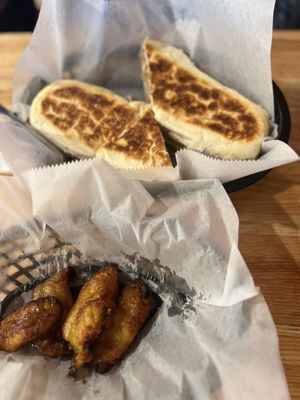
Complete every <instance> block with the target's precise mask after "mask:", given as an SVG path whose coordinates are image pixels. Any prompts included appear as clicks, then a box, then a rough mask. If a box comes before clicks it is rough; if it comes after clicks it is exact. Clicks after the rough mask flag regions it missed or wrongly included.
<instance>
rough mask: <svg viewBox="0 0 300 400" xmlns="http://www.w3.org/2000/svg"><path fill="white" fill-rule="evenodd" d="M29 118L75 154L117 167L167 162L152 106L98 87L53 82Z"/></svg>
mask: <svg viewBox="0 0 300 400" xmlns="http://www.w3.org/2000/svg"><path fill="white" fill-rule="evenodd" d="M146 114H147V115H148V118H146ZM151 118H152V123H150V122H149V121H150V120H151ZM30 123H31V125H32V126H33V127H34V128H35V129H36V130H37V131H38V132H40V133H41V134H42V135H44V136H45V137H47V138H48V139H49V140H50V141H52V142H53V143H54V144H56V145H57V146H58V147H59V148H61V149H62V150H64V151H65V152H66V153H68V154H71V155H73V156H75V157H79V158H85V157H95V156H96V155H98V156H99V157H103V158H104V159H105V160H106V161H108V162H109V163H110V164H112V165H113V166H115V167H116V168H119V169H129V168H132V167H148V166H169V165H171V161H170V158H169V155H168V153H167V150H166V148H165V143H164V139H163V136H162V134H161V132H160V128H159V125H158V124H157V122H156V120H155V119H154V117H153V114H152V111H151V109H150V108H149V107H148V109H147V112H146V111H144V112H143V113H141V111H140V110H139V108H137V107H136V106H135V105H131V104H130V103H129V102H128V101H127V100H126V99H125V98H123V97H121V96H118V95H117V94H115V93H113V92H111V91H110V90H107V89H105V88H102V87H98V86H94V85H90V84H87V83H83V82H79V81H72V80H60V81H55V82H53V83H51V84H50V85H48V86H46V87H45V88H44V89H43V90H42V91H41V92H39V93H38V95H37V96H36V97H35V98H34V100H33V102H32V105H31V109H30ZM154 125H156V128H155V129H154ZM134 127H135V128H134ZM133 128H134V129H133Z"/></svg>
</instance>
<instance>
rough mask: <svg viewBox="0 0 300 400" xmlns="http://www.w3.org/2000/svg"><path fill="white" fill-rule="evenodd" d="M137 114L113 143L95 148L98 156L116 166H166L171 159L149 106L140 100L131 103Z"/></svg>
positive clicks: (123, 167) (119, 167)
mask: <svg viewBox="0 0 300 400" xmlns="http://www.w3.org/2000/svg"><path fill="white" fill-rule="evenodd" d="M130 105H131V106H132V107H133V108H135V109H136V111H137V117H136V118H135V119H134V121H133V122H132V123H131V124H130V125H129V126H128V127H127V128H125V129H124V130H123V132H122V133H121V134H120V135H119V137H118V138H117V139H116V140H114V141H112V142H105V143H103V144H102V145H100V146H99V147H98V149H97V156H99V157H101V158H102V159H104V160H106V161H107V162H109V163H110V164H112V165H114V166H115V167H116V168H118V169H125V168H126V169H128V168H145V167H168V166H171V165H172V163H171V160H170V157H169V154H168V152H167V150H166V147H165V141H164V138H163V135H162V133H161V131H160V128H159V125H158V123H157V121H156V120H155V118H154V115H153V112H152V110H151V107H150V106H149V105H147V104H145V103H143V102H131V103H130Z"/></svg>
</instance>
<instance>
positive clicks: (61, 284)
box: [32, 270, 73, 357]
mask: <svg viewBox="0 0 300 400" xmlns="http://www.w3.org/2000/svg"><path fill="white" fill-rule="evenodd" d="M45 296H54V297H56V298H57V299H58V301H59V302H60V304H61V306H62V308H63V313H62V316H61V318H60V320H59V321H58V322H57V323H56V324H55V326H53V328H52V329H51V330H50V331H49V332H47V333H46V335H44V336H42V337H39V338H38V339H36V340H34V341H33V342H32V344H33V346H34V347H36V348H37V349H38V350H39V351H40V352H41V353H42V354H45V355H47V356H50V357H59V356H63V355H66V354H68V353H70V347H69V344H68V343H67V342H66V341H65V340H64V338H63V336H62V326H63V323H64V322H65V319H66V318H67V315H68V313H69V311H70V309H71V308H72V306H73V298H72V294H71V291H70V284H69V272H68V271H67V270H64V271H60V272H56V273H55V274H54V275H52V276H50V278H48V279H46V280H45V281H44V282H42V283H40V284H39V285H37V286H36V288H35V289H34V291H33V293H32V299H34V300H35V299H39V298H43V297H45Z"/></svg>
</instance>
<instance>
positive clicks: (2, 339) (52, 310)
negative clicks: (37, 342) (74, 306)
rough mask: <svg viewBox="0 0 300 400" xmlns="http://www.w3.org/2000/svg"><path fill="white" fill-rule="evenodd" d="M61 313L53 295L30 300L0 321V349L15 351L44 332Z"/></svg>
mask: <svg viewBox="0 0 300 400" xmlns="http://www.w3.org/2000/svg"><path fill="white" fill-rule="evenodd" d="M61 314H62V308H61V305H60V304H59V302H58V301H57V299H56V298H55V297H44V298H41V299H37V300H32V301H30V302H29V303H27V304H25V305H24V306H23V307H21V308H19V309H18V310H16V311H15V312H13V313H12V314H10V315H9V316H8V317H6V318H5V319H4V320H2V321H1V322H0V350H5V351H16V350H18V349H19V348H20V347H22V346H23V345H25V344H27V343H29V342H31V341H32V340H34V339H36V338H38V337H40V336H42V335H44V334H46V333H47V332H48V331H49V330H50V329H51V328H52V327H53V325H54V324H55V323H56V322H57V321H58V320H59V319H60V317H61Z"/></svg>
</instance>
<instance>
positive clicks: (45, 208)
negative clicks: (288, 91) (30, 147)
mask: <svg viewBox="0 0 300 400" xmlns="http://www.w3.org/2000/svg"><path fill="white" fill-rule="evenodd" d="M3 179H5V182H6V183H5V186H4V189H3V191H2V192H3V193H4V197H3V196H1V198H0V213H2V212H3V210H5V211H6V213H7V215H8V219H6V220H4V224H3V222H2V221H1V220H0V228H1V229H3V226H4V228H5V231H7V229H8V225H9V223H8V222H9V220H10V221H11V223H12V224H13V225H14V224H16V222H17V218H18V216H19V217H20V224H21V226H23V227H24V226H26V222H25V220H26V218H25V220H24V217H25V215H24V214H25V213H26V214H27V218H28V221H31V219H32V216H35V218H36V220H39V224H41V223H42V224H41V225H39V226H42V225H43V224H44V223H47V224H48V225H49V226H50V227H51V228H53V229H54V230H55V231H56V232H57V233H58V234H59V235H60V236H61V238H62V239H63V240H64V241H66V242H71V243H72V244H74V245H75V246H76V247H77V248H78V249H79V250H80V251H82V252H83V253H84V254H86V255H89V256H92V257H96V258H97V259H99V260H100V261H101V260H112V261H115V262H119V263H120V265H122V267H123V268H124V269H125V270H127V271H129V272H130V271H137V272H138V273H139V274H141V275H142V277H144V278H145V279H146V281H147V276H148V273H149V271H150V275H151V273H154V272H153V271H155V274H156V278H157V279H156V280H155V282H156V283H155V284H153V282H152V281H149V282H148V283H149V284H150V285H151V287H152V288H153V290H155V291H157V290H158V293H159V294H160V296H161V298H162V299H163V301H164V302H163V305H162V306H161V308H160V310H159V312H158V313H157V315H156V317H155V319H154V321H153V323H152V326H149V327H147V329H146V331H145V332H144V334H143V338H142V339H141V340H140V341H139V344H138V345H136V346H134V347H133V349H132V351H131V352H130V353H129V354H128V355H127V357H126V358H125V359H124V360H123V361H122V363H121V364H120V366H119V367H117V368H115V369H114V370H112V371H111V372H110V373H109V374H108V375H106V376H99V375H96V374H92V376H90V377H89V378H88V379H87V381H86V382H85V383H84V382H82V381H79V382H74V381H72V380H71V379H70V378H68V377H67V376H66V374H67V370H68V364H69V363H68V362H61V361H58V360H46V359H44V358H43V357H42V356H37V355H33V354H30V353H27V354H23V353H22V354H21V353H15V354H10V355H7V354H5V353H0V397H1V398H5V399H7V400H10V399H16V398H17V399H18V400H25V399H30V400H35V399H39V400H40V399H47V400H48V399H53V400H54V399H55V400H60V399H67V398H72V399H74V400H77V399H78V400H79V399H85V400H87V399H96V398H108V399H140V400H143V399H163V400H165V399H166V400H168V399H170V400H171V399H172V400H174V399H203V400H205V399H220V400H223V399H224V400H235V399H236V400H241V399H242V400H253V399H256V400H260V399H261V400H265V399H272V400H277V399H278V400H286V399H289V394H288V390H287V385H286V381H285V377H284V372H283V369H282V364H281V361H280V357H279V351H278V339H277V334H276V330H275V326H274V323H273V321H272V318H271V315H270V312H269V310H268V307H267V305H266V303H265V301H264V299H263V296H262V295H261V294H260V291H259V289H258V288H256V287H255V285H254V283H253V280H252V277H251V275H250V273H249V271H248V269H247V266H246V264H245V262H244V260H243V258H242V256H241V254H240V253H239V250H238V246H237V243H238V218H237V215H236V212H235V210H234V208H233V206H232V204H231V202H230V200H229V198H228V196H227V194H226V192H225V191H224V189H223V187H222V185H221V184H220V182H219V181H215V180H202V181H181V182H170V183H168V184H167V185H166V183H153V182H149V183H146V184H145V186H142V185H141V183H139V182H137V181H133V180H130V179H128V178H127V177H125V176H124V175H123V174H121V173H119V172H117V171H116V170H115V169H114V168H112V167H111V166H109V165H108V164H107V163H106V162H104V161H100V160H96V159H95V160H89V161H85V162H74V163H70V164H67V165H61V166H57V167H47V168H42V169H39V170H32V171H29V172H27V173H25V174H24V180H23V181H24V182H26V185H27V187H26V188H23V189H22V193H23V196H24V197H25V198H27V197H26V193H27V195H28V198H27V202H26V203H25V204H27V206H26V208H25V209H24V210H25V211H23V213H20V212H18V210H17V209H16V208H14V205H13V203H12V202H10V201H9V199H10V198H12V197H13V196H14V195H15V196H16V197H18V196H19V192H20V190H21V189H20V186H19V184H18V185H17V186H16V181H15V180H14V179H13V178H3ZM0 184H1V178H0ZM6 198H8V200H5V199H6ZM10 203H11V211H9V204H10ZM0 215H1V214H0ZM177 291H180V292H181V293H182V292H184V293H185V294H186V296H185V298H186V299H188V301H187V303H186V302H183V303H182V304H181V306H180V305H179V306H178V304H176V307H177V310H179V312H177V313H175V314H174V313H170V310H171V309H173V308H174V307H173V306H174V303H173V300H174V293H176V292H177ZM175 297H176V296H175ZM178 298H180V296H178ZM180 310H181V311H180ZM7 382H9V385H8V384H7Z"/></svg>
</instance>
